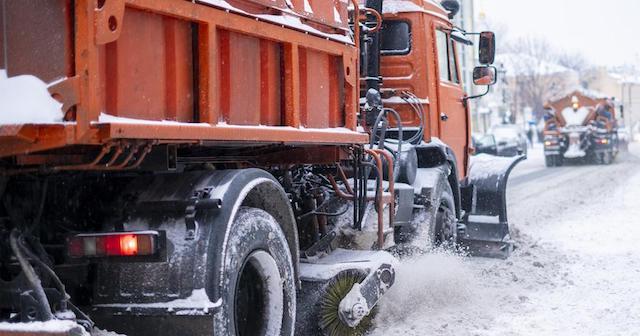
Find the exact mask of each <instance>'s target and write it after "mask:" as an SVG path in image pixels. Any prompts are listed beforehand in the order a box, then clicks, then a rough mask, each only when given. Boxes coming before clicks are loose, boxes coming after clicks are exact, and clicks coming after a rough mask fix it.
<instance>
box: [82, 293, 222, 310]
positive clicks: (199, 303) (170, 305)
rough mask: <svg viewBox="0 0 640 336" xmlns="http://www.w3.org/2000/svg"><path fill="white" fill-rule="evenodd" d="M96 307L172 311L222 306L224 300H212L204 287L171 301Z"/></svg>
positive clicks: (113, 304) (109, 304) (98, 305)
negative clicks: (165, 309) (164, 309)
mask: <svg viewBox="0 0 640 336" xmlns="http://www.w3.org/2000/svg"><path fill="white" fill-rule="evenodd" d="M95 306H96V307H116V308H119V307H126V308H167V309H168V310H170V311H173V310H179V309H190V308H195V309H204V310H206V311H208V310H209V309H214V308H218V307H220V306H222V300H221V299H218V301H216V302H211V300H210V299H209V296H208V295H207V292H206V291H205V289H204V288H200V289H194V290H193V291H192V292H191V295H190V296H189V297H187V298H185V299H176V300H173V301H169V302H156V303H107V304H97V305H95Z"/></svg>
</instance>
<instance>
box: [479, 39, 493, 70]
mask: <svg viewBox="0 0 640 336" xmlns="http://www.w3.org/2000/svg"><path fill="white" fill-rule="evenodd" d="M478 49H479V59H480V64H483V65H491V64H493V62H494V61H495V59H496V34H494V33H493V32H482V33H480V43H479V46H478Z"/></svg>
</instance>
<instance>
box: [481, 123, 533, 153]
mask: <svg viewBox="0 0 640 336" xmlns="http://www.w3.org/2000/svg"><path fill="white" fill-rule="evenodd" d="M488 134H490V135H493V136H494V137H495V141H496V144H497V152H498V155H500V156H516V155H523V154H524V155H525V156H526V155H527V149H528V147H529V145H528V142H527V135H526V134H525V132H524V130H523V129H522V128H521V127H520V126H518V125H513V124H501V125H494V126H493V127H491V129H489V132H488Z"/></svg>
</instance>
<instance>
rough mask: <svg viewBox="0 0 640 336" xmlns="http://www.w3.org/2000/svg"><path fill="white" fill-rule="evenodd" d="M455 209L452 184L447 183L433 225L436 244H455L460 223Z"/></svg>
mask: <svg viewBox="0 0 640 336" xmlns="http://www.w3.org/2000/svg"><path fill="white" fill-rule="evenodd" d="M454 209H455V203H454V201H453V192H452V191H451V185H449V183H447V184H446V187H445V190H444V191H443V192H442V196H440V206H439V207H438V212H437V214H436V220H435V223H434V225H433V227H434V228H433V235H431V236H432V237H433V239H434V241H433V242H434V243H435V246H440V245H443V244H446V245H453V244H455V242H456V240H457V238H458V225H457V220H456V216H455V215H454Z"/></svg>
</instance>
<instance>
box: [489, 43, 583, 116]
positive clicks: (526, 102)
mask: <svg viewBox="0 0 640 336" xmlns="http://www.w3.org/2000/svg"><path fill="white" fill-rule="evenodd" d="M504 50H505V51H506V53H505V54H503V56H502V59H501V60H500V61H502V62H503V63H504V66H505V68H506V71H507V73H506V77H507V85H508V88H509V91H510V96H511V111H513V112H515V113H513V114H512V119H514V120H512V121H515V119H516V114H520V113H523V112H522V111H524V109H525V108H527V107H528V108H531V109H532V111H533V113H534V117H535V118H536V119H537V118H540V117H541V116H542V111H543V105H544V103H545V102H546V101H547V100H550V99H553V98H554V97H557V96H559V95H562V94H564V93H566V91H567V90H568V89H570V88H572V86H577V85H579V79H578V73H577V71H576V70H573V69H570V68H568V67H565V66H562V65H560V64H559V63H560V61H559V60H560V57H559V56H558V55H559V54H558V53H557V52H556V51H555V50H554V48H553V47H552V46H551V45H550V44H549V42H548V41H547V40H545V39H541V38H534V37H527V38H520V39H518V40H515V41H513V42H512V43H508V44H507V45H505V47H504Z"/></svg>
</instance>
